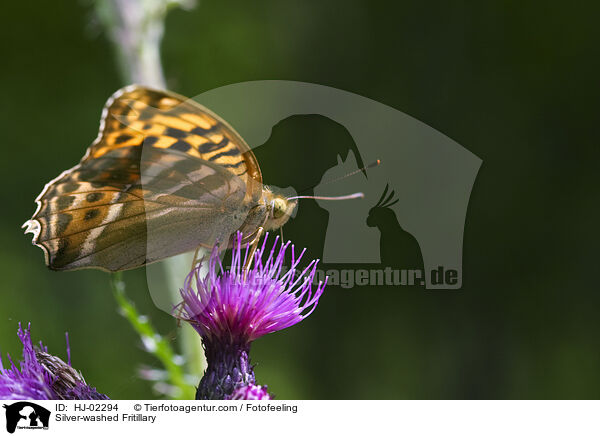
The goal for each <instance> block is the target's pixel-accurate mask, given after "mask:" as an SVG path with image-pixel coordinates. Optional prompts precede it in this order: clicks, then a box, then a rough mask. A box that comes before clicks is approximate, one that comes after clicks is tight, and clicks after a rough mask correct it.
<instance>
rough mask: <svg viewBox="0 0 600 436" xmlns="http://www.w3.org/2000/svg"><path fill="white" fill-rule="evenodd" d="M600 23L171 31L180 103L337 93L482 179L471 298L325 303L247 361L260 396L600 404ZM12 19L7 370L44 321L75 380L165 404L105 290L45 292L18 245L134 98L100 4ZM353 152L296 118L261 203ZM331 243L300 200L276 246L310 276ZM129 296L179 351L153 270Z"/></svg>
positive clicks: (270, 25) (25, 243) (204, 5)
mask: <svg viewBox="0 0 600 436" xmlns="http://www.w3.org/2000/svg"><path fill="white" fill-rule="evenodd" d="M599 13H600V5H599V4H594V3H589V2H588V3H587V4H585V5H583V4H565V3H564V2H557V1H550V2H543V1H539V0H538V1H534V2H516V1H498V0H493V1H488V2H441V1H437V2H436V1H416V0H412V1H398V2H367V1H343V2H342V1H330V2H321V1H308V0H302V1H299V0H296V1H276V0H271V1H257V2H246V1H239V0H238V1H227V2H224V1H215V0H205V1H202V2H201V3H200V4H199V5H198V6H197V7H196V8H195V9H194V10H192V11H182V10H175V11H173V12H172V13H170V14H169V16H168V19H167V23H166V35H165V39H164V42H163V45H162V50H163V63H164V67H165V72H166V77H167V81H168V84H169V88H170V89H172V90H173V91H176V92H179V93H181V94H183V95H188V96H194V95H197V94H199V93H201V92H203V91H206V90H210V89H213V88H215V87H219V86H222V85H226V84H230V83H236V82H242V81H248V80H258V79H283V80H298V81H305V82H314V83H318V84H323V85H328V86H332V87H336V88H341V89H344V90H348V91H351V92H354V93H356V94H360V95H364V96H366V97H369V98H371V99H374V100H377V101H380V102H382V103H385V104H387V105H389V106H392V107H394V108H396V109H399V110H401V111H403V112H405V113H407V114H409V115H411V116H413V117H415V118H417V119H419V120H421V121H423V122H425V123H426V124H428V125H430V126H432V127H433V128H435V129H437V130H439V131H441V132H443V133H444V134H446V135H448V136H449V137H451V138H452V139H454V140H456V141H457V142H458V143H460V144H461V145H463V146H464V147H466V148H467V149H469V150H470V151H472V152H473V153H475V154H476V155H477V156H479V157H480V158H481V159H483V166H482V168H481V170H480V172H479V176H478V178H477V181H476V183H475V187H474V190H473V194H472V196H471V201H470V205H469V212H468V215H467V222H466V226H465V241H464V242H465V245H464V279H463V288H462V289H461V290H459V291H425V290H423V289H408V288H393V287H373V288H368V287H355V288H352V289H342V288H341V287H329V288H328V289H327V291H326V294H325V295H324V296H323V298H322V299H321V303H320V305H319V307H318V309H317V310H316V311H315V312H314V313H313V315H311V317H310V318H308V319H307V320H306V321H304V322H302V323H301V324H299V325H297V326H295V327H292V328H290V329H287V330H284V331H282V332H279V333H275V334H273V335H269V336H267V337H264V338H262V339H260V340H258V341H257V342H256V343H255V344H254V345H253V350H252V357H253V360H254V361H255V362H257V363H258V366H257V367H256V374H257V379H258V381H259V382H260V383H266V384H268V385H269V387H270V390H272V391H273V392H274V393H275V394H276V395H277V398H279V399H400V398H410V399H412V398H419V399H420V398H431V399H442V398H443V399H461V398H473V399H480V398H490V399H504V398H513V399H522V398H527V399H538V398H539V399H542V398H597V397H598V393H599V391H600V370H599V369H600V317H599V316H598V310H599V308H600V292H598V291H599V287H598V276H597V274H596V273H595V272H596V271H597V266H596V265H595V262H596V261H597V259H598V256H597V247H598V230H597V223H598V222H599V211H600V207H599V202H598V200H599V198H598V192H597V190H594V189H593V188H596V189H597V187H598V160H599V158H600V153H599V151H600V147H599V143H598V134H597V130H598V101H599V97H600V87H599V86H598V77H599V72H600V71H599V68H598V64H597V62H598V60H597V58H598V55H597V50H598V43H599V42H600V39H599V36H600V35H599V33H600V31H599V27H598V25H597V17H598V16H599ZM2 17H3V20H2V27H1V28H0V35H1V40H2V42H3V48H2V68H1V69H0V78H1V82H0V83H1V86H2V99H1V100H0V123H1V132H2V140H1V141H2V150H3V154H2V158H1V162H2V171H1V172H0V184H1V185H0V186H2V187H3V188H2V189H1V194H0V195H2V198H1V203H0V204H2V214H0V220H1V221H0V235H1V248H0V280H1V285H0V349H1V351H2V353H3V356H4V357H5V353H6V352H10V353H11V355H12V356H14V357H16V356H18V355H19V353H20V344H19V343H18V339H17V337H16V329H17V322H18V321H23V322H27V321H31V322H32V324H33V338H34V340H39V339H43V341H44V342H45V343H46V345H48V346H49V348H50V351H51V352H52V353H54V354H58V355H59V356H62V357H63V358H64V357H65V352H64V349H65V343H64V332H65V331H69V333H70V338H71V346H72V359H73V365H74V366H75V367H76V368H78V369H80V370H82V371H83V373H84V375H85V377H86V379H87V381H88V382H89V383H90V384H92V385H94V386H96V387H97V388H98V390H99V391H101V392H104V393H106V394H108V395H109V396H110V397H112V398H116V399H135V398H153V397H154V396H153V393H152V391H151V387H150V385H149V383H147V382H144V381H141V380H139V379H138V378H137V377H136V370H137V368H138V367H139V366H140V365H142V364H145V365H151V366H152V365H156V362H155V361H154V359H153V358H152V357H151V356H149V355H147V354H146V353H145V352H144V351H143V350H142V348H141V346H140V341H139V339H138V337H137V336H136V334H135V333H134V332H133V330H132V329H131V328H130V326H129V325H128V324H127V322H126V320H124V319H123V318H121V317H120V316H119V315H118V314H117V312H116V304H115V302H114V300H113V297H112V295H111V292H110V289H109V282H108V275H107V274H105V273H102V272H98V271H93V270H87V271H77V272H68V273H56V272H51V271H49V270H48V269H46V267H45V266H44V262H43V254H42V251H41V250H40V249H39V248H36V247H34V246H32V245H31V243H30V239H31V236H30V235H27V236H24V235H23V234H22V230H20V226H21V224H22V223H23V222H24V221H26V220H27V219H29V218H30V216H31V215H32V213H33V212H34V210H35V205H34V202H33V200H34V198H35V197H36V196H37V195H38V193H39V192H40V190H41V189H42V187H43V186H44V184H45V183H46V182H48V181H49V180H50V179H52V178H54V177H55V176H57V175H58V174H59V173H60V172H61V171H62V170H64V169H66V168H69V167H71V166H72V165H74V164H75V163H76V162H77V161H78V160H79V159H80V158H81V157H82V155H83V153H84V151H85V149H86V147H87V146H88V145H89V144H90V143H91V141H92V140H93V139H94V138H95V136H96V133H97V129H98V121H99V117H100V111H101V109H102V106H103V104H104V102H105V100H106V99H107V97H108V96H110V94H111V93H112V92H114V91H115V90H116V89H118V88H119V87H121V86H122V85H123V84H122V83H121V79H120V77H119V75H118V69H117V67H116V63H115V58H114V52H113V50H112V47H111V45H110V43H109V42H108V40H107V39H106V38H105V36H104V35H103V33H102V31H101V29H100V27H99V25H98V24H97V22H96V21H97V20H95V19H94V13H93V8H92V6H91V5H90V4H88V3H82V2H66V1H65V2H46V3H44V2H36V3H30V2H6V3H5V4H3V14H2ZM311 138H312V139H313V140H309V139H311ZM314 138H318V140H316V141H315V140H314ZM344 141H346V142H344ZM350 142H351V138H350V137H349V136H348V134H347V133H346V132H345V130H344V129H343V128H341V127H340V126H338V125H336V124H334V123H332V122H330V121H328V120H325V119H323V118H320V117H310V116H309V117H295V118H293V119H290V120H287V121H285V122H283V123H281V124H280V125H279V126H277V127H276V128H275V129H274V131H273V137H272V138H271V139H270V140H269V142H268V143H267V144H265V145H264V146H263V147H260V148H258V149H256V153H257V156H258V158H259V161H260V162H261V167H262V169H263V174H264V178H265V180H266V181H267V182H268V183H273V184H275V185H278V186H287V185H289V184H290V182H291V184H294V185H296V186H306V185H310V183H311V182H312V181H313V180H314V178H315V177H318V176H319V174H316V173H315V170H314V167H315V165H314V162H315V160H317V161H318V160H319V156H323V158H324V159H326V158H327V159H331V156H334V157H335V154H336V153H338V152H340V151H339V150H340V143H343V144H350ZM300 145H301V146H300ZM349 146H350V145H348V146H347V147H346V150H347V149H348V147H349ZM341 149H344V147H341ZM340 153H341V152H340ZM319 166H320V165H319ZM290 178H292V180H290ZM305 182H306V183H305ZM326 224H327V214H326V212H325V211H324V210H323V209H320V208H319V207H318V206H317V204H316V203H314V202H312V201H307V202H305V203H304V204H303V207H302V210H301V213H299V214H298V217H297V218H296V219H294V220H292V221H291V222H290V223H289V224H288V225H287V226H286V229H285V236H286V238H290V239H292V240H293V241H294V242H295V243H296V244H297V245H305V246H308V247H310V249H311V250H310V251H311V252H310V255H311V256H315V257H319V256H320V255H321V253H319V252H318V251H319V247H321V246H322V242H321V241H322V238H323V237H324V234H325V227H326ZM125 280H126V281H127V285H128V294H129V296H130V297H131V298H133V299H134V300H135V301H136V304H137V306H138V308H139V309H140V310H141V311H142V312H143V313H146V314H148V315H150V316H151V318H152V319H153V321H154V322H155V323H156V324H157V326H158V327H159V329H160V330H161V331H162V332H163V333H166V334H170V335H175V334H176V330H177V327H176V325H175V323H174V322H173V320H172V319H171V318H170V317H169V316H168V315H166V314H165V313H163V312H161V311H160V310H158V309H156V308H154V306H153V305H152V302H151V300H150V297H149V295H148V293H147V289H146V283H145V275H144V272H143V270H137V271H131V272H127V273H125ZM594 283H596V284H594Z"/></svg>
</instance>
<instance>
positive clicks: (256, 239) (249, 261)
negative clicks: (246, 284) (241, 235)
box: [244, 227, 265, 277]
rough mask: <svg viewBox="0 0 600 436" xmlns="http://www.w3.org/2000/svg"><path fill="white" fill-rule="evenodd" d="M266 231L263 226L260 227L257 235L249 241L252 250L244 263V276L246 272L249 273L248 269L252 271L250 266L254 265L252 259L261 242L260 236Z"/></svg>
mask: <svg viewBox="0 0 600 436" xmlns="http://www.w3.org/2000/svg"><path fill="white" fill-rule="evenodd" d="M264 232H265V229H264V228H263V227H259V228H258V229H257V230H256V235H255V236H254V239H252V241H251V242H250V243H249V245H250V248H249V250H250V251H249V252H248V256H247V257H246V264H245V265H244V277H245V276H246V274H247V273H248V271H250V268H251V267H252V261H253V260H254V253H256V249H257V248H258V243H259V242H260V238H261V236H262V235H263V233H264Z"/></svg>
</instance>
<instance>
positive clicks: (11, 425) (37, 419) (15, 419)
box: [3, 401, 50, 433]
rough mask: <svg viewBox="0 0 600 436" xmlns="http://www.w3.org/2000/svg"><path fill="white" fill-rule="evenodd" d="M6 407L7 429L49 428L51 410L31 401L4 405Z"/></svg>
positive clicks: (10, 431) (11, 431)
mask: <svg viewBox="0 0 600 436" xmlns="http://www.w3.org/2000/svg"><path fill="white" fill-rule="evenodd" d="M3 407H4V408H5V409H6V431H7V432H9V433H14V432H15V430H16V429H17V428H19V429H48V424H49V422H50V411H49V410H48V409H45V408H44V407H42V406H38V405H37V404H35V403H30V402H29V401H19V402H17V403H13V404H10V405H7V404H5V405H4V406H3Z"/></svg>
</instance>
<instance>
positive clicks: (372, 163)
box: [299, 159, 381, 193]
mask: <svg viewBox="0 0 600 436" xmlns="http://www.w3.org/2000/svg"><path fill="white" fill-rule="evenodd" d="M379 165H381V159H377V160H376V161H375V162H371V163H370V164H369V165H365V166H364V167H362V168H359V169H357V170H354V171H351V172H349V173H348V174H344V175H343V176H340V177H336V178H335V179H332V180H327V181H326V182H323V183H318V184H316V185H315V186H311V187H309V188H305V189H302V190H301V191H299V192H300V193H302V192H306V191H310V190H311V189H313V188H316V187H317V186H323V185H329V184H330V183H334V182H339V181H340V180H343V179H345V178H346V177H351V176H353V175H355V174H358V173H361V172H364V171H365V170H367V169H369V168H374V167H376V166H379Z"/></svg>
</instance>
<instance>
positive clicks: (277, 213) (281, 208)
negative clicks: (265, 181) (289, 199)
mask: <svg viewBox="0 0 600 436" xmlns="http://www.w3.org/2000/svg"><path fill="white" fill-rule="evenodd" d="M286 209H287V203H286V202H285V201H284V200H283V199H281V198H276V199H275V200H273V210H272V211H271V213H272V214H273V218H275V219H279V218H281V217H282V216H284V215H285V211H286Z"/></svg>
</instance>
